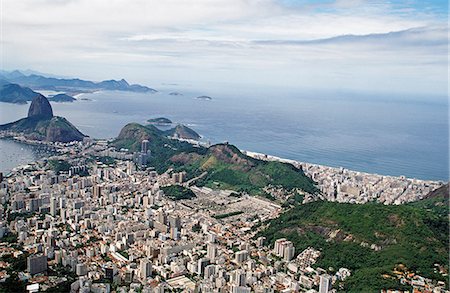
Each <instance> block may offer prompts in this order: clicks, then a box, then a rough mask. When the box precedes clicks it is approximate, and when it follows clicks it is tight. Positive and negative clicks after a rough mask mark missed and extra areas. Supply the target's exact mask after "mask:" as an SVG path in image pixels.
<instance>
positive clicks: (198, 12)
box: [2, 0, 447, 93]
mask: <svg viewBox="0 0 450 293" xmlns="http://www.w3.org/2000/svg"><path fill="white" fill-rule="evenodd" d="M378 2H380V1H376V2H373V1H362V0H360V1H357V2H355V1H347V0H339V1H336V2H334V3H331V4H322V5H317V4H307V3H306V4H305V5H295V7H293V6H292V5H285V6H282V5H279V4H278V2H277V1H270V0H259V1H258V0H197V1H186V0H164V1H156V0H133V1H130V0H57V1H54V0H14V1H3V40H2V46H3V52H4V53H3V56H2V57H3V62H4V64H5V66H6V67H7V68H29V67H31V68H33V69H37V70H41V71H47V72H49V71H52V72H55V73H60V74H64V75H78V76H81V77H84V78H92V79H97V80H99V79H106V78H121V77H126V78H130V79H132V80H133V81H140V82H143V83H146V84H150V85H152V84H153V83H155V82H161V81H176V80H183V79H186V78H190V79H194V78H196V79H199V80H229V81H239V80H241V81H242V80H245V81H248V82H254V83H262V84H268V83H273V84H278V85H279V84H282V85H283V84H287V83H290V84H298V86H312V87H317V86H322V87H323V86H324V84H325V85H327V86H330V87H348V88H358V89H360V88H364V87H368V89H371V88H373V87H374V83H373V81H374V80H377V82H378V84H377V87H379V86H378V85H380V84H381V85H383V84H385V85H389V87H391V88H392V90H399V91H400V90H401V89H408V90H413V91H418V90H419V91H422V92H427V91H433V92H439V93H442V92H444V90H445V89H444V88H445V87H446V80H445V79H446V78H445V71H443V70H444V69H443V68H446V62H447V61H446V60H447V53H446V45H445V44H444V43H446V40H447V37H446V33H447V29H446V24H443V23H442V20H441V19H439V18H437V17H435V16H433V15H430V14H427V13H424V12H423V13H422V12H420V11H416V10H409V11H407V10H405V9H404V8H402V10H401V11H396V10H395V9H394V8H393V7H392V5H390V3H389V2H384V3H378ZM417 28H421V29H417ZM436 28H437V29H436ZM439 28H440V29H439ZM411 29H412V30H411ZM391 32H393V33H391ZM346 35H355V36H354V37H348V36H346ZM386 73H388V74H386ZM423 73H426V74H427V77H426V78H424V77H423V76H422V74H423ZM443 73H444V74H443ZM394 75H395V80H396V81H397V83H396V84H393V83H392V80H393V78H394ZM286 76H287V77H286ZM411 85H412V86H411Z"/></svg>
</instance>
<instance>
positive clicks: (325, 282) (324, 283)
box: [319, 275, 331, 293]
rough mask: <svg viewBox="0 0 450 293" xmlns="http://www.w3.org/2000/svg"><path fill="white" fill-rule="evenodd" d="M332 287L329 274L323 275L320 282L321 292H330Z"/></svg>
mask: <svg viewBox="0 0 450 293" xmlns="http://www.w3.org/2000/svg"><path fill="white" fill-rule="evenodd" d="M330 289H331V277H330V276H329V275H321V276H320V283H319V293H328V292H329V291H330Z"/></svg>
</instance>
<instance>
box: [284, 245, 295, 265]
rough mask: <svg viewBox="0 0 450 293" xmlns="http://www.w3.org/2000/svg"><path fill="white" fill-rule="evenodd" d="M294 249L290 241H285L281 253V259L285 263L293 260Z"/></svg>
mask: <svg viewBox="0 0 450 293" xmlns="http://www.w3.org/2000/svg"><path fill="white" fill-rule="evenodd" d="M294 254H295V247H294V244H293V243H292V242H291V241H286V243H285V247H284V251H283V259H284V260H285V261H290V260H291V259H293V258H294Z"/></svg>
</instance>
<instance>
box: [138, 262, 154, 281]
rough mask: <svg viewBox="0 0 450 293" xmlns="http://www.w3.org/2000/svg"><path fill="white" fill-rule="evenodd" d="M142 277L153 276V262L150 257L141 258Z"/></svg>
mask: <svg viewBox="0 0 450 293" xmlns="http://www.w3.org/2000/svg"><path fill="white" fill-rule="evenodd" d="M139 267H140V271H141V275H140V276H141V279H146V278H148V277H151V276H152V262H151V261H150V260H148V259H141V263H140V266H139Z"/></svg>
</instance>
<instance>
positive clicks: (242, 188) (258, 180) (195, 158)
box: [172, 144, 318, 200]
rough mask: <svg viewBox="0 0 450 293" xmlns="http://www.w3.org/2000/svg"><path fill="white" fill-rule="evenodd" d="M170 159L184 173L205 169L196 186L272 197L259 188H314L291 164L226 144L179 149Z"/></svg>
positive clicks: (311, 190)
mask: <svg viewBox="0 0 450 293" xmlns="http://www.w3.org/2000/svg"><path fill="white" fill-rule="evenodd" d="M172 161H173V162H174V166H175V168H176V169H180V170H185V171H186V172H187V173H188V174H197V175H199V174H201V173H203V172H205V171H206V172H207V175H206V176H204V177H203V178H202V179H200V180H198V181H197V183H196V184H197V185H199V186H202V185H204V186H208V187H212V188H220V189H231V190H235V191H237V192H240V193H241V192H246V193H249V194H252V195H262V196H265V197H267V198H269V199H272V200H273V199H274V198H273V197H272V198H271V197H270V196H269V195H268V194H267V193H265V192H264V191H263V190H262V189H263V188H264V187H266V186H268V185H273V186H281V187H283V188H285V189H286V190H293V189H301V190H304V191H306V192H309V193H316V192H318V190H317V188H316V187H315V185H314V182H313V181H312V180H311V179H310V178H308V177H307V176H306V175H305V174H304V173H303V171H302V170H300V169H297V168H296V167H294V166H293V165H291V164H285V163H281V162H267V161H261V160H256V159H253V158H251V157H248V156H246V155H244V154H242V153H241V152H240V151H239V150H238V149H237V148H236V147H235V146H232V145H228V144H219V145H214V146H212V147H210V148H209V149H208V150H207V151H206V152H205V153H204V154H201V153H199V152H197V153H182V154H179V155H177V156H174V157H173V158H172Z"/></svg>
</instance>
